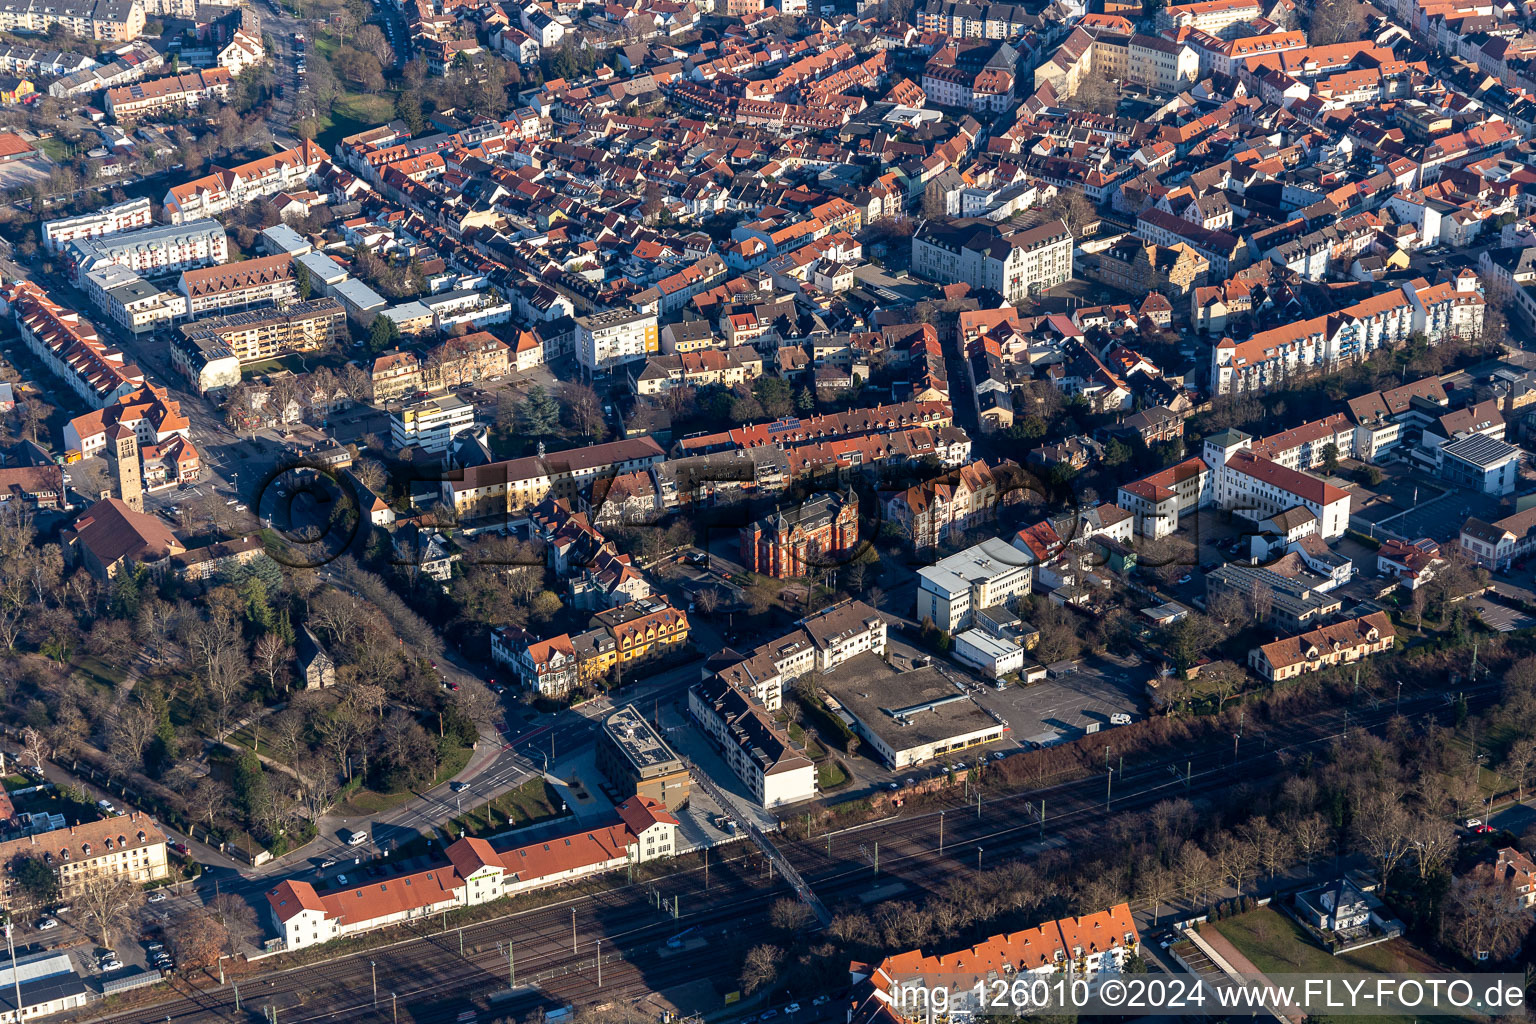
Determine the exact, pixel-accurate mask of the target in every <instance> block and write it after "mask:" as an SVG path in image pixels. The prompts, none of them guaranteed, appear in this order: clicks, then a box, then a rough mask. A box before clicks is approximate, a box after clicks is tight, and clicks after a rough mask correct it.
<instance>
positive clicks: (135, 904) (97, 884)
mask: <svg viewBox="0 0 1536 1024" xmlns="http://www.w3.org/2000/svg"><path fill="white" fill-rule="evenodd" d="M143 904H144V891H143V890H142V889H140V888H139V887H138V886H137V885H134V884H133V882H132V881H130V880H129V879H128V877H127V876H126V875H120V874H108V873H106V872H100V873H97V874H94V875H88V876H86V878H85V881H83V882H82V883H81V884H80V889H79V892H78V894H77V895H76V896H75V900H74V905H75V909H76V911H77V912H78V914H79V919H80V920H81V921H82V922H84V923H85V924H86V925H87V927H88V929H89V930H90V931H91V932H92V933H94V934H95V936H96V939H97V941H99V942H100V943H101V944H102V945H103V946H105V947H106V948H108V949H111V948H112V937H113V936H114V935H116V934H117V932H118V931H119V930H120V929H123V928H126V927H127V926H128V925H129V924H131V923H132V921H133V916H134V914H135V913H136V912H137V911H138V909H139V908H140V907H141V906H143Z"/></svg>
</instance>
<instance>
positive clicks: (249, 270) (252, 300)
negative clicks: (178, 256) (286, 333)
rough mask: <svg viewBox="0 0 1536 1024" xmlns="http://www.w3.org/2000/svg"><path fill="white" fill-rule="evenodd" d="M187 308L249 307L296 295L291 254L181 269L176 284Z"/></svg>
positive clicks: (198, 310) (200, 311) (192, 312)
mask: <svg viewBox="0 0 1536 1024" xmlns="http://www.w3.org/2000/svg"><path fill="white" fill-rule="evenodd" d="M178 288H179V290H180V291H181V294H183V295H185V296H186V297H187V307H188V312H189V314H190V315H191V316H193V317H197V316H201V315H202V314H204V313H210V312H213V311H216V310H221V309H249V308H250V307H251V306H265V305H272V304H276V303H282V302H286V301H287V300H289V299H294V298H297V297H298V294H299V287H298V283H297V282H296V281H295V280H294V273H293V257H292V256H290V255H288V254H287V253H280V254H278V255H276V256H263V257H261V258H259V259H254V260H243V261H241V262H239V263H233V264H230V265H228V266H218V267H205V268H203V269H201V270H185V271H182V274H181V281H180V283H179V285H178Z"/></svg>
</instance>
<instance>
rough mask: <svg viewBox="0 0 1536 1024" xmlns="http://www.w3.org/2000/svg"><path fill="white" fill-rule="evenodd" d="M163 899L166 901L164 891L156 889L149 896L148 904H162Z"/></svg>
mask: <svg viewBox="0 0 1536 1024" xmlns="http://www.w3.org/2000/svg"><path fill="white" fill-rule="evenodd" d="M165 899H166V897H165V891H164V890H163V889H157V890H155V891H154V892H152V893H150V894H149V901H148V902H150V903H164V902H165Z"/></svg>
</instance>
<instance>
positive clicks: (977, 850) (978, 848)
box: [976, 846, 981, 874]
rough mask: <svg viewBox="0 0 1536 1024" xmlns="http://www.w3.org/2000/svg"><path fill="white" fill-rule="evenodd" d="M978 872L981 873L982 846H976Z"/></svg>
mask: <svg viewBox="0 0 1536 1024" xmlns="http://www.w3.org/2000/svg"><path fill="white" fill-rule="evenodd" d="M976 873H977V874H980V873H981V847H979V846H978V847H976Z"/></svg>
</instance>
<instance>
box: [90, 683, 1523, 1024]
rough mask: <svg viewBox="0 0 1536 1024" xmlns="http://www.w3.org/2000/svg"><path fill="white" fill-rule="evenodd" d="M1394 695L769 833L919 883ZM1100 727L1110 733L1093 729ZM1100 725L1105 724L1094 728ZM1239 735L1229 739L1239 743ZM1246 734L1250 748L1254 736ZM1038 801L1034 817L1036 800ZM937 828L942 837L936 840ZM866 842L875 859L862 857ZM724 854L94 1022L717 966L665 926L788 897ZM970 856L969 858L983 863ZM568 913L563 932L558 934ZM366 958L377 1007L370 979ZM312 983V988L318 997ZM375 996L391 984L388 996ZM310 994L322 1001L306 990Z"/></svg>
mask: <svg viewBox="0 0 1536 1024" xmlns="http://www.w3.org/2000/svg"><path fill="white" fill-rule="evenodd" d="M1497 690H1498V684H1497V683H1496V682H1491V681H1485V682H1483V683H1481V684H1477V685H1474V686H1472V687H1468V688H1466V689H1465V690H1464V691H1463V694H1464V695H1465V696H1466V698H1467V700H1468V703H1469V704H1470V705H1471V706H1472V707H1474V708H1475V707H1480V706H1482V705H1484V704H1486V703H1488V702H1490V701H1491V700H1492V698H1493V697H1494V696H1495V695H1496V693H1497ZM1450 710H1451V702H1450V700H1449V699H1448V696H1447V695H1446V694H1443V693H1438V692H1431V693H1422V694H1418V695H1415V696H1413V697H1410V698H1408V699H1404V700H1403V701H1402V702H1401V711H1402V713H1404V714H1405V715H1409V716H1419V715H1424V714H1449V713H1450ZM1397 713H1398V706H1396V705H1391V704H1380V703H1378V704H1377V705H1376V706H1374V707H1370V708H1365V709H1361V710H1357V711H1349V712H1346V711H1342V710H1337V711H1328V712H1320V713H1318V714H1317V715H1315V716H1312V717H1311V718H1310V719H1309V720H1307V721H1304V722H1288V723H1284V724H1283V725H1273V724H1271V725H1269V726H1266V727H1264V728H1263V729H1261V730H1254V732H1255V733H1258V735H1255V736H1252V737H1251V738H1249V739H1245V740H1244V741H1241V742H1240V743H1239V744H1238V746H1237V751H1236V753H1235V754H1234V753H1233V752H1232V751H1229V750H1227V749H1225V748H1224V747H1223V748H1222V749H1214V750H1213V749H1205V750H1203V751H1202V752H1200V753H1192V754H1191V755H1190V756H1189V757H1187V758H1183V759H1181V760H1180V761H1179V762H1177V763H1176V762H1172V761H1168V760H1166V759H1158V758H1152V757H1149V758H1146V759H1144V760H1143V761H1142V762H1141V763H1138V764H1132V765H1128V766H1127V767H1126V768H1125V770H1124V771H1116V772H1114V773H1113V776H1114V777H1113V781H1112V782H1111V783H1109V784H1108V786H1107V787H1106V777H1107V775H1108V773H1105V774H1103V775H1098V776H1096V777H1089V778H1086V779H1084V778H1079V779H1075V780H1072V781H1067V782H1062V783H1058V784H1056V785H1052V786H1047V787H1043V788H1041V789H1036V790H1032V791H1029V792H1027V793H1021V794H1014V795H1007V796H1000V797H995V798H991V799H986V798H983V803H982V812H981V815H980V816H979V817H978V816H977V814H976V812H975V810H974V808H973V806H957V807H950V808H945V809H944V810H942V811H940V810H933V811H926V812H922V813H917V814H911V815H904V816H901V817H900V818H898V819H896V820H884V821H878V822H871V823H868V824H865V825H859V826H854V827H852V828H848V829H843V830H838V831H836V832H834V833H832V834H831V835H830V836H827V835H823V836H816V837H811V838H807V839H802V840H799V841H796V842H792V843H783V844H781V847H782V849H783V850H784V852H785V854H786V855H787V856H788V857H789V858H790V859H791V860H792V861H793V863H794V864H795V865H796V867H797V868H798V869H799V871H800V873H801V875H802V876H803V877H804V878H805V880H806V881H807V882H808V883H809V884H810V885H811V887H812V888H813V889H815V891H816V892H817V894H818V895H819V896H820V897H821V898H822V900H823V901H824V902H826V903H827V904H828V905H829V906H832V907H833V908H834V909H835V908H836V907H837V906H838V905H840V904H846V903H856V902H858V900H859V897H860V896H863V895H867V894H868V893H869V892H870V891H871V890H872V889H876V888H880V887H884V886H890V885H893V884H900V885H902V886H904V887H906V888H910V889H912V890H918V891H920V890H924V889H928V888H931V887H932V885H933V884H935V883H937V882H941V881H943V880H944V879H946V878H949V877H952V876H953V875H954V874H955V873H956V872H957V871H961V870H972V869H974V868H973V866H974V864H975V863H976V860H975V851H976V848H977V847H981V849H982V851H983V855H984V856H985V857H986V858H987V860H986V862H985V863H991V864H997V863H999V862H1000V861H1001V860H1011V859H1016V858H1018V857H1021V856H1026V855H1028V854H1030V853H1032V852H1037V851H1038V850H1039V849H1040V848H1041V845H1042V844H1044V843H1049V844H1051V845H1058V846H1059V845H1063V844H1066V845H1069V846H1070V845H1071V844H1072V843H1074V842H1087V841H1092V840H1093V839H1094V838H1095V837H1096V836H1099V835H1101V834H1102V823H1103V819H1104V816H1105V802H1106V799H1105V798H1106V788H1108V801H1109V807H1110V812H1111V813H1113V812H1117V811H1134V810H1144V809H1147V808H1150V807H1151V806H1153V805H1155V804H1156V803H1158V802H1160V801H1162V800H1165V799H1170V798H1174V797H1181V796H1182V797H1188V798H1191V799H1198V798H1199V797H1201V796H1205V795H1211V794H1216V793H1219V792H1221V791H1222V790H1224V789H1227V788H1229V787H1230V786H1231V784H1232V781H1233V780H1234V779H1238V778H1241V779H1247V780H1254V781H1260V780H1264V779H1269V778H1272V777H1274V776H1276V775H1278V774H1280V773H1281V772H1283V771H1284V770H1285V764H1284V760H1283V758H1284V756H1286V755H1292V756H1295V755H1300V754H1302V753H1304V752H1306V751H1308V750H1314V751H1315V750H1317V749H1319V748H1320V747H1322V746H1325V745H1326V744H1328V743H1331V742H1333V741H1334V740H1335V739H1336V738H1338V737H1340V736H1342V735H1344V734H1345V733H1346V732H1347V731H1348V730H1349V729H1352V728H1365V729H1374V728H1379V727H1381V726H1382V725H1384V724H1385V723H1386V722H1387V721H1388V720H1390V719H1391V718H1392V717H1393V716H1394V715H1395V714H1397ZM1109 735H1110V736H1112V734H1109ZM1106 738H1109V736H1107V737H1106ZM1243 742H1247V743H1248V744H1249V746H1248V747H1247V748H1246V749H1245V748H1244V747H1243V745H1242V743H1243ZM1255 748H1256V749H1255ZM1041 800H1044V801H1045V805H1046V817H1045V819H1044V822H1043V823H1042V821H1041V819H1040V815H1039V812H1038V809H1039V807H1040V801H1041ZM941 831H942V833H943V846H944V850H943V853H942V854H941V853H940V852H939V835H940V832H941ZM876 844H878V851H879V852H878V869H877V868H876V865H875V864H874V862H873V861H874V857H873V856H870V855H871V854H872V853H873V851H874V849H875V846H876ZM742 852H743V855H742V856H741V857H739V858H737V859H735V860H727V861H724V862H720V861H716V862H715V863H714V864H712V866H711V869H710V879H709V884H708V887H707V888H706V886H705V880H704V871H703V869H702V868H695V869H691V870H689V871H686V872H680V873H677V874H674V875H669V876H666V877H664V878H662V879H658V880H656V881H652V882H643V883H635V884H632V885H626V886H621V887H618V888H615V889H612V890H608V891H605V892H602V893H598V894H594V895H589V896H582V897H577V898H575V899H572V900H569V901H565V902H562V903H560V904H556V905H553V906H547V907H541V908H536V909H532V910H527V911H523V912H521V913H516V914H513V915H510V916H508V917H503V918H499V919H496V920H493V921H488V922H483V923H480V924H474V925H466V926H464V928H463V929H462V944H463V945H462V949H463V952H461V951H460V949H461V946H460V942H461V938H460V930H459V929H450V930H447V931H441V930H439V931H434V930H433V929H432V927H431V922H430V921H429V920H421V921H417V922H414V923H413V924H412V925H411V929H412V931H413V932H414V933H415V934H414V936H413V937H411V938H407V939H402V941H400V942H397V943H394V944H392V945H390V946H387V947H383V948H381V949H377V950H373V951H369V952H363V953H356V954H349V955H346V956H343V957H339V958H337V959H335V960H331V961H325V962H322V963H318V964H314V965H309V966H302V967H294V968H288V969H286V970H283V971H280V972H277V973H275V974H273V975H271V976H268V977H265V978H256V979H252V980H250V981H248V982H245V983H242V984H241V986H240V987H241V995H242V1007H241V1009H240V1010H239V1011H237V1010H235V1008H234V997H233V988H232V987H230V988H224V989H219V990H216V991H199V990H192V991H188V990H187V989H185V988H182V989H178V993H179V994H180V995H181V998H180V999H179V1000H167V1001H166V1002H164V1003H162V1004H160V1005H158V1006H154V1007H146V1008H143V1009H139V1010H129V1011H124V1012H122V1013H118V1014H112V1015H106V1016H103V1017H101V1018H97V1019H98V1020H100V1021H103V1022H110V1024H156V1022H161V1021H166V1020H167V1019H169V1020H170V1021H173V1022H183V1021H194V1020H198V1021H202V1020H230V1021H246V1020H259V1019H262V1017H263V1015H264V1014H265V1012H266V1011H265V1007H266V1006H268V1005H276V1006H277V1008H278V1019H279V1020H280V1021H282V1022H285V1024H316V1022H323V1021H343V1020H346V1021H369V1020H379V1021H394V1020H396V1019H400V1020H406V1021H411V1022H414V1024H436V1022H438V1021H457V1020H459V1019H460V1016H459V1015H460V1014H462V1013H463V1012H464V1011H465V1010H477V1011H480V1012H481V1014H482V1019H484V1017H485V1014H486V1013H493V1014H495V1015H498V1016H500V1015H507V1016H517V1017H522V1016H525V1015H526V1014H528V1013H530V1012H532V1011H533V1010H534V1009H536V1008H538V1007H541V1006H542V1007H546V1008H547V1007H550V1006H552V1005H555V1004H559V1003H577V1004H579V1003H584V1002H590V1001H594V1000H599V999H615V998H626V997H628V996H637V995H639V994H641V993H642V992H650V991H654V990H656V989H659V988H670V987H673V986H676V985H680V984H683V983H686V982H689V981H696V980H701V979H704V978H709V977H713V976H716V975H718V974H719V973H720V969H721V964H720V963H719V962H718V961H716V960H714V959H713V958H710V957H666V956H663V955H662V953H661V952H660V950H661V949H662V947H663V946H664V944H665V941H666V939H667V938H668V937H669V936H671V935H673V934H675V933H677V932H679V931H682V930H683V929H685V928H698V929H699V931H700V932H701V933H704V934H710V933H711V932H712V931H713V930H714V929H720V928H723V929H725V930H726V931H727V932H728V933H733V934H736V935H740V934H743V933H747V934H749V933H750V931H751V929H752V927H753V926H754V925H766V917H767V910H768V907H769V906H770V905H771V904H772V903H773V902H774V901H775V900H777V899H779V898H781V897H783V896H787V895H790V891H789V889H788V887H787V886H785V885H784V884H783V883H782V881H781V880H779V879H777V878H774V879H772V880H771V881H770V880H766V879H764V878H763V876H762V875H761V873H760V869H759V864H760V859H759V857H758V855H757V854H756V852H755V851H754V850H750V849H745V848H743V851H742ZM984 866H985V864H984ZM651 890H658V891H660V892H662V893H664V894H666V896H667V897H668V898H672V897H676V898H679V899H681V901H682V904H681V906H682V911H681V913H680V914H679V916H678V917H677V918H673V917H672V916H670V915H669V914H667V913H665V912H663V911H661V910H658V909H656V908H655V907H654V905H653V903H652V901H651V897H650V895H649V893H650V891H651ZM572 910H574V911H575V915H576V916H575V923H576V941H575V944H574V947H573V944H572V941H571V920H572V919H571V913H572ZM599 938H600V939H601V942H602V947H603V954H602V955H603V964H602V974H603V984H602V986H601V988H598V986H597V969H596V968H597V960H596V957H597V955H598V952H597V948H596V940H597V939H599ZM509 940H510V941H512V943H513V950H514V967H515V970H516V974H517V980H518V984H519V987H520V989H521V988H522V987H523V986H527V985H530V984H536V985H537V991H527V992H521V991H520V992H519V993H518V994H516V995H512V996H508V997H504V998H498V999H495V1000H492V999H490V998H489V997H490V996H491V995H493V994H500V993H502V992H504V991H505V990H506V989H507V984H508V964H507V958H506V945H505V944H506V942H507V941H509ZM375 971H377V977H378V991H379V993H380V998H379V1003H378V1006H377V1008H375V1004H374V996H373V978H374V972H375ZM322 993H323V995H321V994H322ZM391 995H392V996H393V998H390V997H391ZM316 996H320V997H321V998H323V999H324V1003H323V1005H322V1004H320V1003H318V1002H314V997H316Z"/></svg>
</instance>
